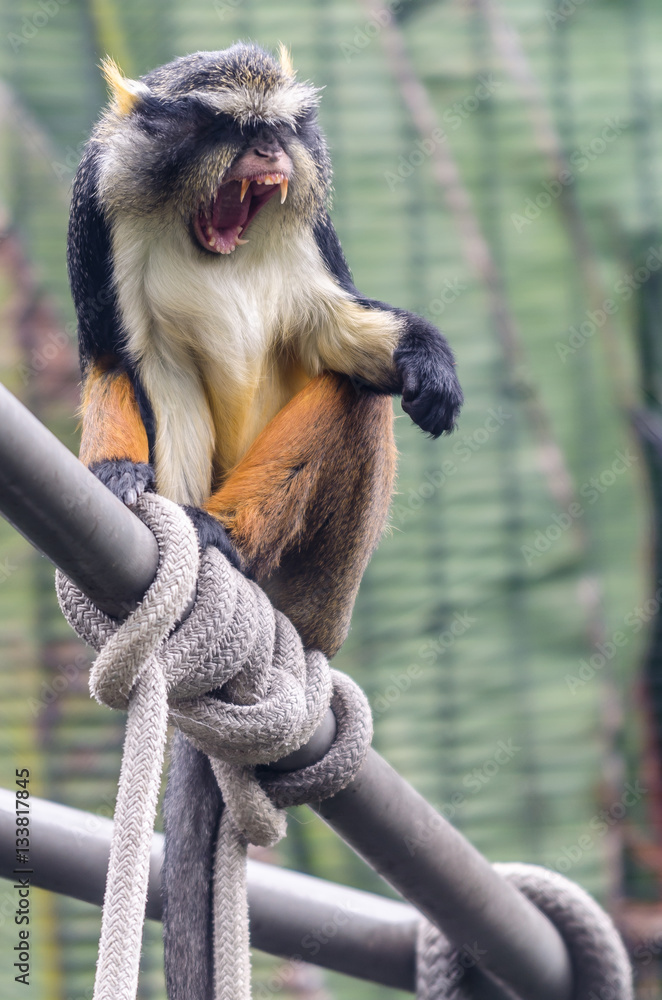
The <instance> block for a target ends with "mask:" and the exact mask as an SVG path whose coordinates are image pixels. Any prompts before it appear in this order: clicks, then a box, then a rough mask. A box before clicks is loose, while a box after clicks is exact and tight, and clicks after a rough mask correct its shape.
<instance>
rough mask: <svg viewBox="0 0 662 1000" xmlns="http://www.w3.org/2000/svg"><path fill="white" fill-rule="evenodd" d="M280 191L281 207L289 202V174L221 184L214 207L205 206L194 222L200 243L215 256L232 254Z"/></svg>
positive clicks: (258, 176)
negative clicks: (255, 220)
mask: <svg viewBox="0 0 662 1000" xmlns="http://www.w3.org/2000/svg"><path fill="white" fill-rule="evenodd" d="M279 188H280V203H281V205H282V204H283V202H284V201H285V199H286V198H287V177H286V176H285V174H280V173H275V174H257V175H255V176H253V177H244V178H243V179H242V180H233V181H227V182H226V183H225V184H221V186H220V188H219V189H218V191H217V193H216V196H215V198H213V199H212V201H211V204H207V205H201V206H200V209H199V211H198V214H197V215H196V216H195V218H194V220H193V231H194V232H195V235H196V238H197V240H198V243H199V244H200V246H201V247H203V248H204V249H205V250H210V251H211V252H212V253H232V251H233V250H234V249H235V247H238V246H239V245H240V244H241V243H248V240H240V239H239V237H240V235H241V233H243V232H244V230H245V229H246V227H247V226H248V224H249V222H250V221H251V219H254V218H255V216H256V215H257V213H258V212H259V211H260V209H261V208H262V207H263V206H264V205H266V203H267V202H268V201H269V199H270V198H273V196H274V195H275V193H276V191H278V189H279Z"/></svg>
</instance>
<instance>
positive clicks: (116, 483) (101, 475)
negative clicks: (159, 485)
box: [90, 458, 154, 507]
mask: <svg viewBox="0 0 662 1000" xmlns="http://www.w3.org/2000/svg"><path fill="white" fill-rule="evenodd" d="M90 472H93V473H94V475H95V476H96V477H97V479H100V480H101V482H102V483H103V485H104V486H107V487H108V489H109V490H110V492H111V493H114V494H115V496H116V497H117V498H118V499H119V500H121V501H122V503H125V504H126V505H127V507H130V506H131V504H134V503H135V502H136V500H137V499H138V497H139V496H141V495H142V494H143V493H144V492H145V490H147V491H148V492H152V491H153V490H154V470H153V469H152V466H151V465H147V463H146V462H130V461H129V460H128V459H126V458H122V459H112V460H108V461H106V462H96V463H95V464H94V465H91V466H90Z"/></svg>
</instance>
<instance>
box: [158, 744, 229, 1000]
mask: <svg viewBox="0 0 662 1000" xmlns="http://www.w3.org/2000/svg"><path fill="white" fill-rule="evenodd" d="M222 809H223V800H222V798H221V793H220V791H219V788H218V785H217V783H216V779H215V777H214V775H213V772H212V770H211V766H210V764H209V761H208V759H207V757H206V756H205V755H204V754H203V753H200V751H199V750H196V749H195V747H193V746H192V745H191V743H189V741H188V740H187V739H185V737H184V736H182V734H181V733H180V732H176V733H175V737H174V740H173V744H172V751H171V761H170V771H169V774H168V784H167V788H166V794H165V799H164V803H163V816H164V825H165V832H166V848H165V857H164V861H163V870H162V874H161V884H162V893H163V940H164V945H165V975H166V989H167V994H168V1000H191V997H195V998H196V1000H213V996H214V992H213V991H214V972H213V953H212V946H213V934H212V931H213V925H212V882H213V866H214V844H215V841H216V833H217V830H218V824H219V821H220V817H221V811H222Z"/></svg>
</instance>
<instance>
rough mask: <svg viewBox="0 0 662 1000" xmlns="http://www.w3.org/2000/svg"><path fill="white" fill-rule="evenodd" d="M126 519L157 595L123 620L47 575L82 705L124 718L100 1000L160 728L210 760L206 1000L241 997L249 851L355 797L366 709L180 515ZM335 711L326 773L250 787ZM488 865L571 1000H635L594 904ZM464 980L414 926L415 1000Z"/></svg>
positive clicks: (134, 883) (136, 910)
mask: <svg viewBox="0 0 662 1000" xmlns="http://www.w3.org/2000/svg"><path fill="white" fill-rule="evenodd" d="M135 509H136V513H138V514H139V516H140V517H142V519H143V520H144V521H145V523H146V524H147V525H148V526H149V527H150V528H151V529H152V531H153V532H154V535H155V537H156V539H157V542H158V545H159V552H160V560H159V567H158V570H157V574H156V577H155V580H154V582H153V584H152V586H151V587H150V589H149V591H148V592H147V594H146V595H145V597H144V599H143V601H142V602H141V604H140V605H139V607H138V608H137V609H136V610H135V611H134V612H133V614H131V615H130V616H129V617H128V618H127V619H126V621H125V622H122V623H120V622H117V621H116V620H114V619H112V618H109V617H108V616H107V615H105V614H103V612H101V611H99V610H98V609H97V608H96V607H94V605H93V604H92V603H91V602H90V601H89V600H88V599H87V598H86V597H85V596H84V595H83V594H82V593H81V592H80V591H79V590H77V588H76V587H75V586H74V585H73V584H72V583H71V581H69V580H68V579H67V578H66V577H64V576H62V575H61V574H58V575H57V587H58V596H59V599H60V604H61V607H62V610H63V612H64V614H65V616H66V617H67V619H68V621H69V622H70V624H71V625H72V626H73V627H74V628H75V629H76V631H77V632H78V634H79V635H81V636H82V637H83V638H84V639H86V640H87V641H88V642H89V643H90V644H91V645H92V646H93V647H94V648H95V649H96V650H98V651H100V652H99V655H98V657H97V659H96V661H95V663H94V665H93V668H92V671H91V675H90V688H91V691H92V694H93V695H94V697H96V698H97V699H98V700H99V701H100V702H102V703H103V704H105V705H108V706H110V707H111V708H119V709H128V720H127V728H126V737H125V744H124V754H123V758H122V767H121V770H120V779H119V791H118V797H117V806H116V810H115V826H114V831H113V839H112V844H111V852H110V863H109V867H108V878H107V883H106V894H105V898H104V909H103V918H102V930H101V940H100V944H99V959H98V963H97V975H96V980H95V989H94V1000H135V996H136V991H137V985H138V970H139V961H140V948H141V941H142V927H143V922H144V915H145V904H146V899H147V884H148V876H149V855H150V849H151V842H152V833H153V827H154V819H155V815H156V808H157V799H158V792H159V786H160V777H161V770H162V767H163V757H164V750H165V742H166V730H167V724H168V719H169V718H170V720H171V721H173V722H174V723H175V725H177V726H178V727H179V728H180V729H181V730H182V732H183V733H184V734H185V735H186V736H187V738H188V739H189V740H190V741H191V742H192V743H193V744H194V745H195V746H196V747H197V748H198V749H200V750H202V751H203V752H204V753H206V754H207V755H208V756H209V758H210V762H211V766H212V770H213V772H214V775H215V777H216V780H217V782H218V784H219V787H220V789H221V792H222V796H223V801H224V803H225V807H224V809H223V812H222V816H221V822H220V828H219V832H218V839H217V845H216V855H215V864H214V886H213V900H214V906H213V909H214V991H215V997H216V1000H248V998H249V997H250V962H249V934H248V903H247V895H246V847H247V844H248V843H249V842H252V843H255V844H261V845H270V844H273V843H275V842H276V841H277V840H279V839H280V837H282V836H283V834H284V832H285V817H284V814H283V812H282V810H283V808H284V807H285V806H289V805H298V804H300V803H303V802H307V801H311V800H313V799H318V800H319V799H324V798H326V797H328V796H331V795H334V794H336V793H337V792H338V791H340V790H341V789H342V788H344V787H345V786H346V785H347V784H349V782H350V781H351V780H352V778H353V777H354V775H355V774H356V773H357V771H358V769H359V768H360V766H361V764H362V762H363V759H364V758H365V755H366V753H367V751H368V749H369V746H370V741H371V738H372V720H371V717H370V710H369V707H368V704H367V702H366V699H365V696H364V695H363V692H362V691H361V690H360V689H359V688H358V687H357V686H356V684H354V682H353V681H352V680H350V678H349V677H347V676H346V675H345V674H341V673H338V672H337V671H333V670H331V669H330V668H329V665H328V662H327V661H326V659H325V657H324V656H323V655H322V654H321V653H319V652H317V651H308V652H306V651H305V650H304V649H303V647H302V644H301V640H300V639H299V636H298V635H297V633H296V631H295V629H294V626H293V625H292V624H291V623H290V622H289V621H288V619H287V618H285V617H284V616H283V615H281V614H280V613H279V612H277V611H275V610H274V609H273V608H272V606H271V605H270V603H269V601H268V600H267V598H266V597H265V595H264V594H263V592H262V591H261V590H260V589H259V588H258V587H257V586H255V585H254V584H252V583H251V582H249V581H248V580H246V579H245V578H244V577H243V576H242V575H241V573H239V572H237V571H236V570H234V569H233V568H232V567H231V566H230V564H229V563H228V561H227V560H226V559H225V558H224V557H223V556H222V555H221V554H220V553H219V552H218V550H217V549H215V548H210V549H207V550H205V552H203V553H202V555H200V553H199V551H198V545H197V538H196V535H195V532H194V529H193V527H192V524H191V522H190V520H189V519H188V517H187V516H186V515H185V514H184V513H183V511H182V510H181V508H179V507H178V506H177V505H176V504H173V503H171V502H170V501H168V500H165V499H164V498H162V497H159V496H156V495H154V494H148V495H145V496H143V497H141V499H140V500H139V501H138V503H137V505H136V508H135ZM194 597H195V602H194V604H193V608H192V610H191V611H190V613H189V614H188V615H187V616H186V617H185V618H184V621H183V622H182V624H179V625H178V623H179V621H180V619H181V618H182V617H183V616H184V615H185V614H186V612H187V610H188V609H189V608H190V606H191V602H192V601H193V598H194ZM219 689H222V691H221V692H220V693H221V695H222V700H221V697H219V696H218V695H219ZM329 702H330V703H331V707H332V709H333V712H334V715H335V717H336V723H337V734H336V738H335V740H334V743H333V745H332V747H331V748H330V750H329V751H328V753H327V754H326V755H325V757H324V758H323V759H322V760H321V761H319V762H318V763H316V764H313V765H311V766H310V767H306V768H302V769H301V770H300V771H296V772H290V773H283V774H278V773H276V772H269V771H264V770H261V771H260V772H259V775H258V774H256V771H255V767H256V765H258V764H267V763H270V762H271V761H274V760H278V759H279V758H281V757H283V756H285V755H287V754H288V753H291V752H293V751H294V750H296V749H298V748H299V747H300V746H302V745H303V744H304V743H305V742H307V740H308V739H309V738H310V737H311V736H312V734H313V732H314V731H315V730H316V729H317V727H318V726H319V724H320V723H321V721H322V717H323V715H324V713H325V711H326V709H327V706H328V705H329ZM495 867H496V868H497V870H498V871H500V873H501V874H502V875H504V876H505V877H506V878H508V879H509V880H510V881H512V882H513V883H514V884H515V885H516V886H517V888H518V889H519V890H520V891H521V892H523V893H524V895H526V896H527V897H528V898H529V899H530V900H531V901H532V902H533V903H534V904H535V905H536V906H537V907H538V908H539V909H540V910H542V912H543V913H546V914H547V916H548V917H549V918H550V920H552V922H553V923H554V924H555V925H556V927H557V928H558V930H559V932H560V934H561V936H562V937H563V938H564V940H565V942H566V945H567V947H568V950H569V953H570V957H571V961H572V965H573V973H574V993H573V1000H587V998H589V997H591V996H595V997H607V996H609V997H610V998H611V1000H631V997H632V984H631V973H630V967H629V964H628V960H627V956H626V954H625V949H624V948H623V945H622V942H621V940H620V938H619V936H618V934H617V932H616V930H615V928H614V927H613V924H612V923H611V921H610V919H609V917H608V916H607V915H606V914H605V913H604V911H603V910H601V909H600V907H599V906H598V905H597V903H595V902H594V901H593V900H592V899H591V898H590V896H588V895H587V894H586V893H585V892H584V891H583V890H582V889H580V888H579V887H578V886H577V885H575V884H574V883H572V882H569V881H568V880H567V879H564V878H563V877H562V876H560V875H557V874H556V873H555V872H550V871H547V870H546V869H542V868H537V867H535V866H532V865H515V864H510V865H496V866H495ZM467 967H468V963H467V956H466V955H464V954H462V952H461V951H458V950H457V949H455V948H453V946H452V945H450V944H449V943H448V941H447V940H446V939H445V938H444V937H443V935H441V934H440V932H439V931H437V930H436V928H435V927H433V926H432V925H431V924H429V923H428V922H427V921H425V920H422V921H421V925H420V933H419V941H418V952H417V997H418V1000H469V997H470V993H469V992H468V990H469V986H468V982H467V979H466V976H465V971H466V968H467Z"/></svg>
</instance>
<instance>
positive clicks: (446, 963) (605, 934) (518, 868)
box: [416, 864, 633, 1000]
mask: <svg viewBox="0 0 662 1000" xmlns="http://www.w3.org/2000/svg"><path fill="white" fill-rule="evenodd" d="M494 867H495V869H496V870H497V871H498V872H499V873H500V874H501V875H503V876H504V878H507V879H508V881H509V882H512V883H513V885H514V886H515V887H516V888H517V889H519V891H520V892H521V893H522V894H523V895H524V896H526V897H527V898H528V899H530V900H531V902H532V903H533V904H534V905H535V906H536V907H537V908H538V909H539V910H541V911H542V912H543V913H544V914H546V915H547V916H548V917H549V919H550V920H551V922H552V923H553V924H554V925H555V927H556V929H557V930H558V932H559V934H560V935H561V937H562V938H563V940H564V942H565V944H566V947H567V949H568V954H569V956H570V962H571V965H572V972H573V992H572V998H573V1000H632V996H633V991H632V971H631V969H630V963H629V960H628V957H627V953H626V951H625V947H624V945H623V942H622V941H621V938H620V935H619V933H618V931H617V930H616V928H615V927H614V925H613V923H612V922H611V920H610V918H609V917H608V915H607V914H606V913H605V911H604V910H603V909H602V908H601V907H600V906H598V904H597V903H596V902H595V900H594V899H592V898H591V897H590V896H589V895H588V893H587V892H584V890H583V889H582V888H581V887H580V886H578V885H577V884H576V883H575V882H570V881H569V880H568V879H567V878H564V877H563V876H562V875H559V874H558V873H557V872H554V871H550V870H549V869H547V868H540V867H538V866H537V865H524V864H495V865H494ZM479 958H480V955H479V954H472V952H471V950H462V949H459V948H455V947H454V946H453V945H452V944H450V943H449V942H448V941H447V940H446V938H445V937H444V936H443V934H441V933H440V931H438V930H437V928H436V927H435V926H434V924H431V923H429V921H427V920H421V923H420V925H419V934H418V943H417V955H416V996H417V997H418V1000H472V997H473V996H474V994H473V991H472V990H471V989H470V987H469V983H468V981H467V975H466V973H467V970H468V969H470V968H471V967H472V966H474V965H476V964H477V960H478V959H479Z"/></svg>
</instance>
